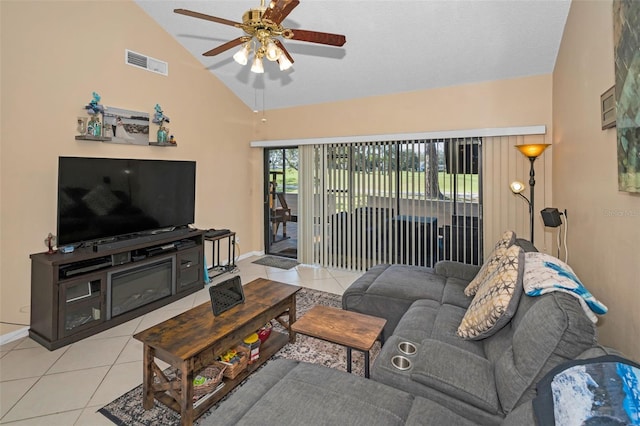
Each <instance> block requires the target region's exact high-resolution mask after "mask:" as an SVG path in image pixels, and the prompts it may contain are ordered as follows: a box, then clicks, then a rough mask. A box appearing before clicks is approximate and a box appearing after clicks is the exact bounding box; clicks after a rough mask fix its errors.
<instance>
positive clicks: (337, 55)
mask: <svg viewBox="0 0 640 426" xmlns="http://www.w3.org/2000/svg"><path fill="white" fill-rule="evenodd" d="M135 1H136V3H137V4H138V5H139V6H140V7H142V8H143V9H144V10H145V11H146V12H147V13H148V14H149V15H150V16H151V17H152V18H153V19H154V20H155V21H157V22H158V24H160V26H162V27H163V28H164V29H165V30H166V31H167V32H168V33H169V34H171V35H172V36H173V37H174V38H175V39H176V40H177V41H178V42H179V43H180V44H182V45H183V46H184V47H185V48H186V49H187V50H188V51H189V52H191V53H192V54H193V55H194V56H195V57H196V58H198V60H200V62H201V63H202V65H203V67H205V68H206V69H208V70H210V71H211V72H212V73H213V74H214V75H216V76H217V77H218V78H219V79H220V80H221V81H222V82H223V83H224V84H225V85H226V86H228V87H229V89H230V90H231V91H233V92H234V93H235V94H236V95H237V96H238V97H239V98H240V99H242V101H243V102H244V103H246V104H247V105H248V106H249V107H250V108H252V109H256V110H258V109H274V108H285V107H293V106H300V105H308V104H316V103H322V102H333V101H340V100H346V99H352V98H362V97H367V96H375V95H385V94H390V93H398V92H407V91H414V90H422V89H432V88H438V87H447V86H455V85H460V84H465V83H474V82H481V81H492V80H502V79H508V78H517V77H524V76H532V75H539V74H549V73H551V72H553V68H554V65H555V61H556V56H557V53H558V49H559V46H560V40H561V37H562V32H563V29H564V25H565V22H566V19H567V14H568V12H569V6H570V4H571V0H385V1H383V0H369V1H359V0H300V4H299V5H298V6H297V7H296V8H295V9H294V10H293V12H291V14H290V15H289V16H288V17H287V19H285V20H284V22H283V26H284V27H285V28H293V29H295V28H301V29H305V30H314V31H321V32H328V33H337V34H344V35H345V36H346V38H347V43H346V44H345V45H344V46H343V47H331V46H325V45H320V44H313V43H306V42H299V41H294V40H285V41H284V44H285V46H286V48H287V50H288V51H289V53H290V54H291V56H292V57H293V59H294V60H295V63H294V64H293V68H292V69H290V70H288V71H284V72H283V71H280V70H279V68H278V66H277V64H276V63H270V62H268V61H265V64H264V66H265V73H264V74H254V73H252V72H250V70H249V68H250V65H246V66H241V65H238V64H237V63H236V62H235V61H234V60H233V58H232V56H233V54H234V53H235V52H236V51H237V50H239V48H240V47H236V48H233V49H230V50H228V51H226V52H224V53H222V54H220V55H218V56H214V57H205V56H202V53H203V52H206V51H207V50H210V49H212V48H214V47H216V46H218V45H220V44H223V43H225V42H227V41H229V40H232V39H234V38H236V37H239V36H240V35H243V34H244V33H243V31H242V30H241V29H239V28H234V27H231V26H227V25H222V24H218V23H214V22H210V21H205V20H201V19H196V18H192V17H188V16H184V15H179V14H176V13H173V9H177V8H183V9H189V10H193V11H197V12H201V13H205V14H207V15H213V16H216V17H220V18H225V19H229V20H232V21H236V22H242V14H243V13H244V12H245V11H246V10H248V9H250V8H255V7H257V6H259V5H260V0H233V1H223V0H207V1H197V0H185V1H158V0H135ZM267 3H268V0H267ZM141 53H144V52H141ZM158 59H162V58H158ZM169 72H171V64H169ZM263 101H264V104H263Z"/></svg>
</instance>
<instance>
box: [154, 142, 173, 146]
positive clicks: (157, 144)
mask: <svg viewBox="0 0 640 426" xmlns="http://www.w3.org/2000/svg"><path fill="white" fill-rule="evenodd" d="M149 145H151V146H178V144H177V143H169V142H149Z"/></svg>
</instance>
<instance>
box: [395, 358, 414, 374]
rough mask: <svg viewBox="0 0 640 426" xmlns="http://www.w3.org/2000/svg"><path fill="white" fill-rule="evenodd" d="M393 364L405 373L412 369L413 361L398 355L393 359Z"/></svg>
mask: <svg viewBox="0 0 640 426" xmlns="http://www.w3.org/2000/svg"><path fill="white" fill-rule="evenodd" d="M391 364H392V365H393V366H394V367H395V368H397V369H398V370H401V371H404V370H408V369H410V368H411V360H410V359H409V358H407V357H405V356H402V355H396V356H394V357H393V358H391Z"/></svg>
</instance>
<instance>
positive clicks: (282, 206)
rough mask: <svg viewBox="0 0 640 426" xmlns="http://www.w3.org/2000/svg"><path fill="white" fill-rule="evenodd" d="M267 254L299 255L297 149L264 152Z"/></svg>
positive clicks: (289, 148) (295, 256)
mask: <svg viewBox="0 0 640 426" xmlns="http://www.w3.org/2000/svg"><path fill="white" fill-rule="evenodd" d="M264 171H265V173H264V182H265V187H264V200H265V201H264V206H265V207H264V218H265V221H264V241H265V253H267V254H273V255H278V256H284V257H291V258H297V256H298V176H299V175H298V172H299V160H298V148H291V147H287V148H267V149H265V150H264Z"/></svg>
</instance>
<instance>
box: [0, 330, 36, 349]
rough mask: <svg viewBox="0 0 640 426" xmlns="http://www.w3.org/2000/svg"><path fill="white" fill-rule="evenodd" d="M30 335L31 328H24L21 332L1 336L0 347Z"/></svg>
mask: <svg viewBox="0 0 640 426" xmlns="http://www.w3.org/2000/svg"><path fill="white" fill-rule="evenodd" d="M28 335H29V327H24V328H21V329H19V330H16V331H12V332H11V333H7V334H3V335H2V336H0V345H5V344H7V343H10V342H13V341H14V340H18V339H21V338H23V337H27V336H28Z"/></svg>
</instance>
